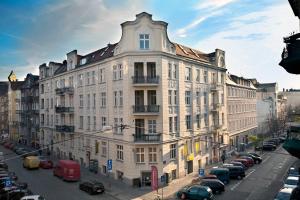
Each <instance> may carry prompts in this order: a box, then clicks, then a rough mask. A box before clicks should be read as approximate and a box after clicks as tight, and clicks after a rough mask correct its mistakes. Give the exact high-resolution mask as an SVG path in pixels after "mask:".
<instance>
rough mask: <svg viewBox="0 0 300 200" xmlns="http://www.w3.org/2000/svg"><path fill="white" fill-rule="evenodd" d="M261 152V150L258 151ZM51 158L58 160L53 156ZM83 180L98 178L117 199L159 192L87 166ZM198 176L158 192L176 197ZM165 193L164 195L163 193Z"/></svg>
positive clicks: (149, 197)
mask: <svg viewBox="0 0 300 200" xmlns="http://www.w3.org/2000/svg"><path fill="white" fill-rule="evenodd" d="M251 150H253V147H251V148H249V149H246V151H251ZM258 153H259V154H260V152H258ZM233 158H234V156H232V157H230V158H227V159H226V162H230V161H231V160H232V159H233ZM51 159H53V160H56V159H55V158H54V157H53V156H51ZM220 165H222V162H218V163H214V164H211V165H207V166H206V167H205V174H208V173H209V171H210V169H211V168H212V167H215V166H220ZM81 176H82V177H83V178H82V180H98V181H100V182H102V183H103V184H104V187H105V189H106V191H105V193H106V194H108V195H110V196H111V197H113V198H114V199H116V200H127V199H128V200H130V199H134V200H153V199H154V198H155V197H156V195H157V193H156V191H152V190H151V187H141V188H137V187H133V186H130V185H127V184H125V183H123V182H122V181H120V180H115V179H113V178H112V177H108V176H105V175H103V174H100V173H98V174H95V173H92V172H90V171H89V170H88V169H87V168H84V167H82V168H81ZM197 177H198V172H193V173H191V174H188V175H186V176H184V177H181V178H178V179H175V180H173V181H172V182H171V183H169V184H168V185H167V186H165V187H163V188H160V189H159V190H158V194H159V195H160V197H162V196H163V199H176V192H177V191H178V190H180V189H181V188H183V187H185V186H186V185H190V184H191V183H192V180H193V179H195V178H197ZM162 194H163V195H162Z"/></svg>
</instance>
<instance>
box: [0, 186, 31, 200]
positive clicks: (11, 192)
mask: <svg viewBox="0 0 300 200" xmlns="http://www.w3.org/2000/svg"><path fill="white" fill-rule="evenodd" d="M27 195H32V192H31V191H30V190H28V189H20V188H16V187H7V188H5V189H3V190H2V191H1V193H0V200H7V196H9V200H20V199H21V198H22V197H24V196H27Z"/></svg>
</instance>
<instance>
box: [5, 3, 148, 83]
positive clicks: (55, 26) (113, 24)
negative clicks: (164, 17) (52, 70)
mask: <svg viewBox="0 0 300 200" xmlns="http://www.w3.org/2000/svg"><path fill="white" fill-rule="evenodd" d="M109 3H110V2H109V1H105V0H90V1H89V3H86V1H85V0H69V1H58V0H54V1H51V3H50V4H47V5H44V7H42V9H39V11H38V12H37V13H34V14H33V15H34V17H33V18H36V20H30V23H29V24H28V26H27V30H24V31H23V33H22V34H20V35H17V34H8V33H4V34H6V36H9V37H12V38H14V39H15V40H17V42H18V48H17V49H16V51H18V52H21V53H22V55H19V56H20V57H23V58H24V59H25V61H24V63H26V64H24V65H23V66H21V65H20V66H19V65H18V66H13V68H14V69H15V71H16V74H17V75H18V76H19V77H20V76H21V77H25V75H26V73H27V72H32V71H34V70H35V71H37V70H36V69H38V66H39V65H40V64H42V63H47V62H49V61H57V62H61V61H63V59H65V55H66V53H68V52H70V51H72V50H73V49H77V50H78V52H79V54H82V55H84V54H87V53H90V52H91V51H95V50H97V49H99V48H102V47H104V46H106V45H107V44H108V43H114V42H118V41H119V39H120V38H121V27H120V24H121V23H122V22H124V21H126V20H132V18H133V17H134V16H133V14H132V13H135V14H136V13H139V12H142V11H144V10H143V7H144V6H145V3H143V2H140V1H139V0H125V1H124V2H122V4H121V5H119V4H115V5H114V6H113V7H111V5H110V4H109ZM125 8H126V9H125ZM1 68H2V69H1ZM0 69H1V70H2V71H3V67H0ZM23 69H24V70H23ZM6 71H7V69H6ZM7 73H8V71H7ZM6 77H7V75H6V73H5V74H3V73H0V79H4V80H6Z"/></svg>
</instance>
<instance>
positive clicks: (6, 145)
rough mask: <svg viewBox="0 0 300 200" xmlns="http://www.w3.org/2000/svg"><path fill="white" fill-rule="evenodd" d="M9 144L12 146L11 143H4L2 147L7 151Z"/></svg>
mask: <svg viewBox="0 0 300 200" xmlns="http://www.w3.org/2000/svg"><path fill="white" fill-rule="evenodd" d="M11 144H12V143H11V142H6V143H4V147H5V148H6V149H9V146H10V145H11Z"/></svg>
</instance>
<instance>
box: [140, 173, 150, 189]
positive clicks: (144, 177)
mask: <svg viewBox="0 0 300 200" xmlns="http://www.w3.org/2000/svg"><path fill="white" fill-rule="evenodd" d="M142 186H151V172H142Z"/></svg>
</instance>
